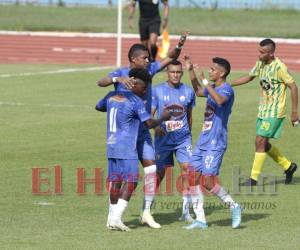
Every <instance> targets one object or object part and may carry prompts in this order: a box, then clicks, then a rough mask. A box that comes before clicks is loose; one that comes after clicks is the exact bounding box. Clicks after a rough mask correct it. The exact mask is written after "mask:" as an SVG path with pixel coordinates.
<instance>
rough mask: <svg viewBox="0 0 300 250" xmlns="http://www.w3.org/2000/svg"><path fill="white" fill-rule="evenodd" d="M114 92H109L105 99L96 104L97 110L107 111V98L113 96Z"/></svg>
mask: <svg viewBox="0 0 300 250" xmlns="http://www.w3.org/2000/svg"><path fill="white" fill-rule="evenodd" d="M111 94H112V92H109V93H108V94H107V95H106V96H105V97H104V98H103V99H100V100H99V101H98V103H97V104H96V110H98V111H101V112H106V111H107V99H108V98H109V97H110V96H111Z"/></svg>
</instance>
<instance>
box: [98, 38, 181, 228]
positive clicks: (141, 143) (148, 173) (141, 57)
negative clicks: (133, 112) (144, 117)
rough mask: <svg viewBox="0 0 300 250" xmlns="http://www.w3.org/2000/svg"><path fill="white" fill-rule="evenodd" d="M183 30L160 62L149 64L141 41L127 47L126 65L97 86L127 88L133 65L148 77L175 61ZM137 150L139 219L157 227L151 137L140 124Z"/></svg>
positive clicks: (148, 95) (148, 103)
mask: <svg viewBox="0 0 300 250" xmlns="http://www.w3.org/2000/svg"><path fill="white" fill-rule="evenodd" d="M186 37H187V33H184V34H183V35H182V36H181V37H180V39H179V42H178V44H177V46H176V48H175V49H173V50H172V51H170V53H169V55H168V56H167V57H166V58H164V59H162V60H161V61H156V62H152V63H149V51H148V49H147V48H146V47H145V46H144V45H142V44H134V45H132V46H131V48H130V49H129V52H128V60H129V67H124V68H120V69H117V70H115V71H113V72H111V73H110V74H109V75H108V76H106V77H104V78H102V79H100V80H99V81H98V86H100V87H106V86H109V85H112V84H114V87H115V89H116V90H120V91H130V90H131V89H132V87H133V86H134V80H133V79H131V78H130V77H129V76H128V72H129V70H130V69H133V68H143V69H147V70H148V73H149V74H150V76H151V78H152V77H153V76H154V75H155V74H156V73H157V72H159V71H160V70H161V69H163V68H165V67H166V66H167V65H168V64H169V63H170V62H171V61H173V60H176V59H177V58H178V57H179V55H180V52H181V48H182V46H183V45H184V43H185V40H186ZM151 84H152V83H151V81H149V87H148V90H147V95H146V96H147V97H146V98H145V102H146V110H147V111H148V112H149V113H150V112H151V98H152V93H151V92H152V91H151ZM137 150H138V156H139V160H140V162H141V164H142V166H143V168H144V173H145V176H144V190H145V197H144V205H143V214H142V216H141V222H142V223H146V224H148V225H149V226H150V227H151V228H160V227H161V226H160V224H159V223H157V222H155V221H154V218H153V217H152V215H151V213H150V208H151V204H152V201H153V199H154V195H155V184H156V164H155V153H154V147H153V143H152V138H151V135H150V132H149V130H148V129H147V128H146V127H145V126H144V125H143V124H141V127H140V129H139V136H138V141H137Z"/></svg>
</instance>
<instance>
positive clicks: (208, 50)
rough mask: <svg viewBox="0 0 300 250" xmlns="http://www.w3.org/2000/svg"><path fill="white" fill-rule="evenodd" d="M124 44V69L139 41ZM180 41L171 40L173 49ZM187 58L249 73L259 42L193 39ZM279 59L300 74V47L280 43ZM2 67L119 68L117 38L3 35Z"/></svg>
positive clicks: (126, 40) (0, 46)
mask: <svg viewBox="0 0 300 250" xmlns="http://www.w3.org/2000/svg"><path fill="white" fill-rule="evenodd" d="M250 40H251V39H250ZM122 41H123V46H122V65H127V61H128V59H127V51H128V49H129V47H130V46H131V45H132V44H133V43H135V42H139V40H138V39H137V38H123V40H122ZM176 41H177V40H174V39H173V40H172V39H171V47H173V46H174V45H175V42H176ZM275 41H276V40H275ZM183 54H189V55H191V57H192V60H193V62H195V63H197V64H199V65H200V66H203V67H207V66H209V65H210V58H212V57H214V56H219V57H225V58H227V59H228V60H229V61H230V62H231V64H232V69H233V70H235V71H238V70H249V69H250V68H251V67H253V65H254V63H255V61H256V59H257V41H252V42H251V41H246V42H245V41H223V40H221V39H217V38H211V39H210V40H207V39H204V40H201V38H200V39H190V40H187V42H186V45H185V47H184V49H183V53H182V55H183ZM276 55H277V56H278V57H280V58H281V60H282V61H283V62H285V63H286V64H287V65H288V67H289V69H290V70H292V71H299V72H300V43H289V42H277V51H276ZM0 63H1V64H13V63H31V64H35V63H36V64H98V65H99V66H109V65H115V64H116V38H112V37H106V36H103V37H99V36H94V37H92V36H91V37H89V36H72V37H68V36H66V37H65V36H61V35H59V36H54V35H47V34H46V35H43V36H41V35H33V34H32V33H31V34H30V35H29V34H21V35H17V34H9V35H7V34H1V35H0Z"/></svg>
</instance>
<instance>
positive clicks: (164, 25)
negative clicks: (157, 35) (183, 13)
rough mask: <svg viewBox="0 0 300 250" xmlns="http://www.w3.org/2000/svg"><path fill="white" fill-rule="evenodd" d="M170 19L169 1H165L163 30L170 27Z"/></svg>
mask: <svg viewBox="0 0 300 250" xmlns="http://www.w3.org/2000/svg"><path fill="white" fill-rule="evenodd" d="M168 18H169V3H168V0H164V1H163V20H162V28H163V29H166V28H167V26H168Z"/></svg>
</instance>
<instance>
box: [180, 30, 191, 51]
mask: <svg viewBox="0 0 300 250" xmlns="http://www.w3.org/2000/svg"><path fill="white" fill-rule="evenodd" d="M188 35H189V32H188V31H184V32H183V33H182V34H181V36H180V38H179V42H178V44H177V46H178V47H179V48H181V47H182V46H183V45H184V43H185V41H186V38H187V36H188Z"/></svg>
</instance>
